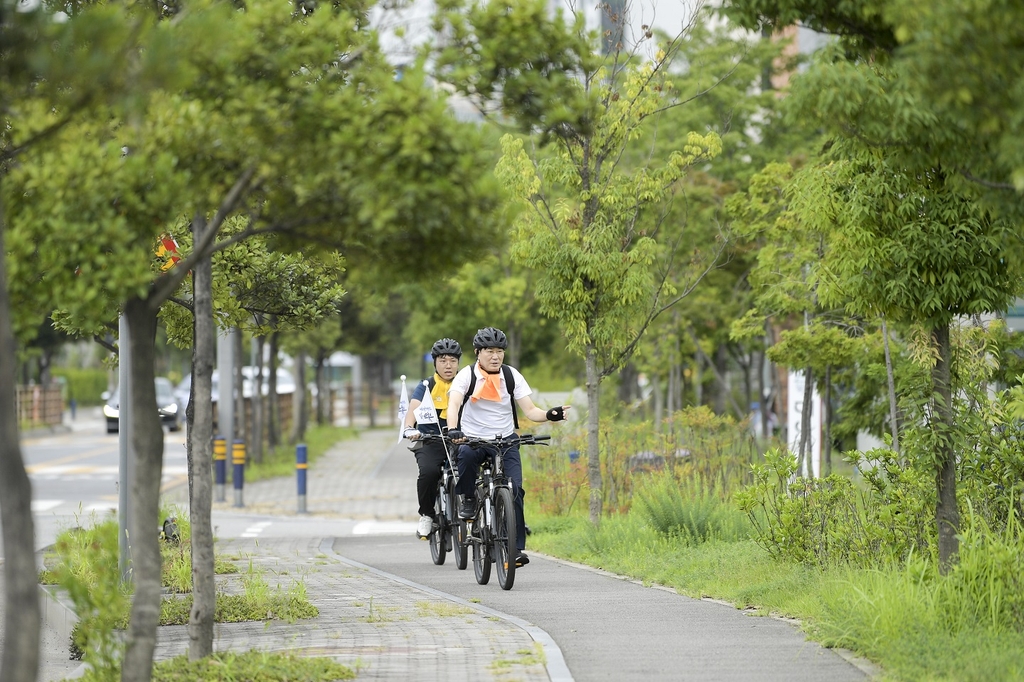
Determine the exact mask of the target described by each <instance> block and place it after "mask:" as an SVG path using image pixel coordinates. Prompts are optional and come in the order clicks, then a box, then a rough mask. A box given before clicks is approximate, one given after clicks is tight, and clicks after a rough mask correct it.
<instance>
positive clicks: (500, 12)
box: [434, 0, 598, 133]
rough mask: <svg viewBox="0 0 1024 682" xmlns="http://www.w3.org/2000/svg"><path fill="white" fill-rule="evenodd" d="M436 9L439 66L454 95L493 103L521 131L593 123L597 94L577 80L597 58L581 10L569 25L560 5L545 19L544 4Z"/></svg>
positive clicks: (457, 4)
mask: <svg viewBox="0 0 1024 682" xmlns="http://www.w3.org/2000/svg"><path fill="white" fill-rule="evenodd" d="M467 4H468V5H469V6H468V7H467ZM438 9H439V12H438V15H437V16H436V17H435V21H434V27H435V30H437V31H438V33H439V34H440V33H441V31H442V30H443V31H444V35H445V43H444V47H443V49H441V51H440V54H439V55H438V57H437V63H438V66H439V68H440V72H441V74H442V77H443V78H444V79H445V80H446V81H448V82H449V83H451V84H453V85H454V86H455V88H456V89H457V90H458V91H459V92H461V93H463V94H464V95H467V96H469V97H471V98H473V99H474V100H475V101H478V102H480V103H481V104H483V105H486V104H488V103H490V102H492V101H495V100H497V102H498V107H499V109H500V111H502V112H503V113H505V114H507V115H509V116H512V117H513V118H514V119H515V120H516V122H517V123H518V124H519V125H520V126H521V127H522V128H523V130H524V131H525V130H529V129H531V128H534V127H536V128H539V129H540V130H541V131H542V132H544V133H549V132H551V131H554V130H556V129H558V128H561V127H565V126H568V127H572V128H574V129H584V130H585V129H587V128H588V126H589V125H591V124H592V119H593V118H594V116H595V112H594V110H595V109H596V107H597V105H598V103H597V95H596V93H591V92H587V91H585V90H583V89H581V88H579V87H578V83H577V80H576V78H577V76H578V75H579V74H580V73H581V72H583V73H588V72H591V71H593V69H594V66H595V61H596V59H597V58H596V57H595V56H594V55H593V52H592V50H591V45H592V42H593V39H594V37H593V36H589V35H587V33H586V28H585V19H584V16H583V14H582V13H581V12H577V13H573V16H572V18H571V21H570V20H567V19H566V17H565V16H564V14H563V12H562V11H561V8H558V9H557V10H556V12H555V16H554V17H551V16H550V12H549V6H548V4H547V3H546V2H544V1H543V0H529V1H526V2H515V3H508V2H486V3H480V2H470V3H466V2H462V1H460V0H445V1H444V2H439V3H438Z"/></svg>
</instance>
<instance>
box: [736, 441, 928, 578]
mask: <svg viewBox="0 0 1024 682" xmlns="http://www.w3.org/2000/svg"><path fill="white" fill-rule="evenodd" d="M853 454H854V460H853V461H854V462H856V463H857V464H859V465H861V466H865V465H867V467H876V468H865V469H864V470H863V473H864V477H865V480H866V481H867V482H868V484H869V488H868V490H867V491H861V490H858V488H857V487H856V486H855V485H854V484H853V482H852V481H851V480H850V479H848V478H845V477H843V476H840V475H838V474H833V475H831V476H828V477H827V478H824V479H804V478H796V477H795V474H796V458H795V457H794V456H793V455H792V454H790V453H789V452H787V451H784V450H779V449H772V450H769V451H768V452H766V453H765V461H764V463H763V464H755V465H754V467H753V470H754V479H755V482H754V484H753V485H751V486H749V487H748V488H746V489H745V490H743V491H741V492H740V493H738V494H737V495H736V503H737V504H738V505H739V507H740V509H742V510H743V511H744V512H746V513H747V515H748V517H749V518H750V521H751V523H752V524H753V526H754V528H755V531H756V533H755V539H756V540H757V542H758V544H760V545H761V546H762V547H764V548H765V550H766V551H767V552H768V553H769V554H770V555H772V556H773V557H777V558H785V559H787V560H791V561H798V562H802V563H807V564H811V565H815V566H819V567H827V566H833V565H839V564H853V565H857V566H877V565H884V564H888V563H892V562H894V561H895V562H898V561H902V560H904V559H905V558H906V557H908V556H910V555H911V554H912V553H913V552H928V551H930V549H931V548H932V547H934V529H933V532H932V533H931V534H928V531H927V529H928V528H929V527H930V523H929V522H930V519H931V517H932V512H931V510H932V509H933V508H934V497H933V496H934V490H933V484H932V479H931V477H930V476H928V475H927V474H922V473H918V472H916V471H915V470H913V469H907V468H904V467H902V466H901V465H900V463H899V462H898V461H897V460H896V458H895V456H894V455H893V453H892V452H891V451H889V450H874V451H872V452H869V453H866V454H865V455H864V456H863V459H861V458H860V456H859V453H853Z"/></svg>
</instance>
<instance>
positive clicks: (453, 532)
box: [420, 434, 469, 571]
mask: <svg viewBox="0 0 1024 682" xmlns="http://www.w3.org/2000/svg"><path fill="white" fill-rule="evenodd" d="M420 439H421V440H422V441H424V442H427V441H440V442H441V443H442V444H443V445H444V446H445V452H446V453H447V452H448V443H449V442H450V441H448V440H447V439H446V438H445V437H444V436H440V435H434V434H424V435H423V436H421V437H420ZM457 480H458V476H457V473H456V470H455V469H454V468H453V462H452V459H451V456H447V457H445V461H444V464H442V465H441V478H440V479H438V482H437V495H436V496H435V498H434V531H433V532H432V533H431V534H430V537H429V538H428V539H429V540H430V558H431V559H433V561H434V564H436V565H437V566H441V565H443V564H444V562H445V558H446V557H447V554H448V552H449V551H454V553H455V566H456V568H458V569H459V570H460V571H461V570H465V568H466V566H467V565H468V564H469V559H468V551H467V549H466V545H465V543H464V541H463V538H464V537H465V535H466V522H465V521H463V520H462V519H460V518H459V513H458V504H456V500H457V496H456V494H455V483H456V481H457Z"/></svg>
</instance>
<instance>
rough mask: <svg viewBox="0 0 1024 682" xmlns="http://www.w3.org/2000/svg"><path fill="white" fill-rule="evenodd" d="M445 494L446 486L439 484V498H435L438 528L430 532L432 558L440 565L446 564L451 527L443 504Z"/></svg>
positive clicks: (435, 519) (435, 514)
mask: <svg viewBox="0 0 1024 682" xmlns="http://www.w3.org/2000/svg"><path fill="white" fill-rule="evenodd" d="M442 480H443V479H442ZM445 494H446V493H445V489H444V487H443V486H442V485H438V487H437V498H436V499H435V500H434V521H435V523H436V524H437V528H436V529H435V530H434V532H433V533H431V534H430V558H431V559H433V560H434V563H435V564H437V565H438V566H441V565H443V564H444V560H445V556H446V555H447V554H448V538H447V537H446V535H447V534H448V533H449V532H450V531H449V529H450V528H451V526H449V525H448V519H447V518H445V513H444V509H443V506H442V504H441V496H442V495H445ZM450 508H451V507H450V506H449V509H450Z"/></svg>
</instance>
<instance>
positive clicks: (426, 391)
mask: <svg viewBox="0 0 1024 682" xmlns="http://www.w3.org/2000/svg"><path fill="white" fill-rule="evenodd" d="M424 402H428V403H430V409H431V411H433V413H434V423H436V424H437V429H438V430H439V431H440V430H441V417H440V416H439V415H438V414H437V408H436V407H435V406H434V398H433V396H431V395H430V382H429V381H427V380H426V379H424V380H423V401H421V402H420V405H422V404H423V403H424ZM441 447H443V448H444V456H445V457H447V458H448V466H450V467H451V468H452V474H453V475H454V476H455V480H456V481H458V478H459V474H458V470H457V469H456V468H455V462H453V461H452V455H451V453H450V452H448V442H447V441H446V440H445V438H444V434H443V433H442V434H441Z"/></svg>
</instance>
